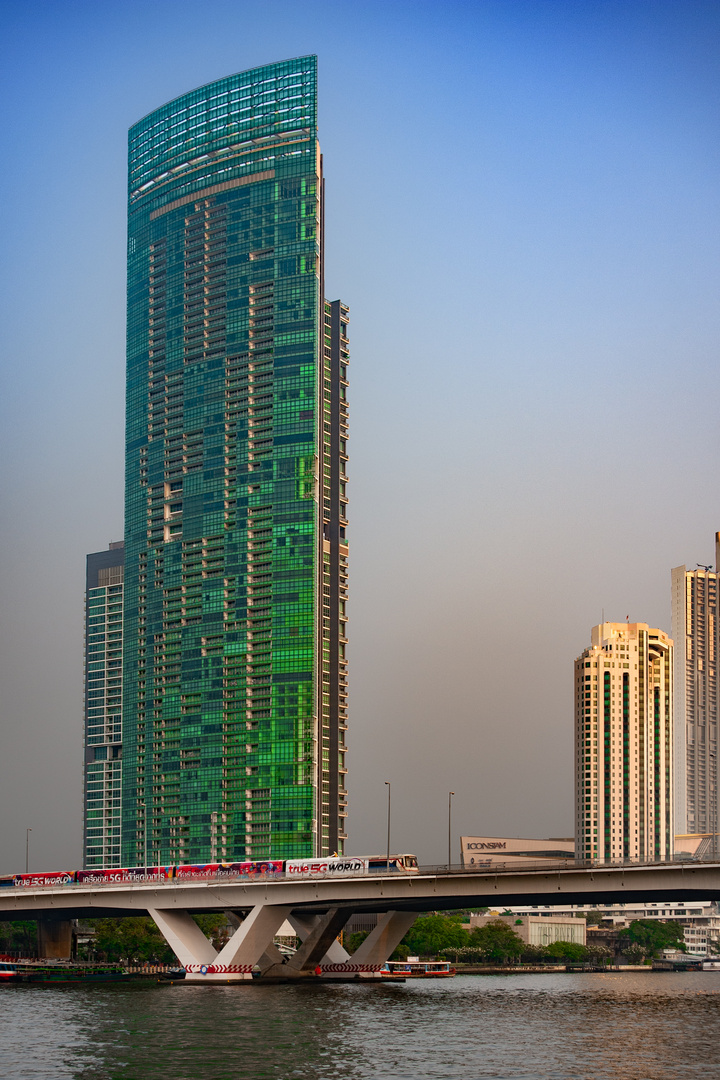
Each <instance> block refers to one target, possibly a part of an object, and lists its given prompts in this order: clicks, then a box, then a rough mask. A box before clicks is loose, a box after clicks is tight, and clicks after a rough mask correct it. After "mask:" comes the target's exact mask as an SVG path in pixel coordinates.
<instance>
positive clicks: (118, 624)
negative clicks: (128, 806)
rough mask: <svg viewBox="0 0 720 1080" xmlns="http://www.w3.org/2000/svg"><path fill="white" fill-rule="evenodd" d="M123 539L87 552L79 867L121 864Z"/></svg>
mask: <svg viewBox="0 0 720 1080" xmlns="http://www.w3.org/2000/svg"><path fill="white" fill-rule="evenodd" d="M124 562H125V553H124V544H123V542H122V540H120V541H119V542H118V543H115V544H110V546H109V548H108V550H107V551H96V552H94V553H93V554H92V555H88V556H87V563H86V576H85V770H84V815H83V820H84V830H83V832H84V837H83V865H84V866H85V868H86V869H88V868H92V867H95V866H120V819H121V804H120V799H121V787H122V713H121V710H122V663H123V625H122V618H123V614H122V613H123V566H124Z"/></svg>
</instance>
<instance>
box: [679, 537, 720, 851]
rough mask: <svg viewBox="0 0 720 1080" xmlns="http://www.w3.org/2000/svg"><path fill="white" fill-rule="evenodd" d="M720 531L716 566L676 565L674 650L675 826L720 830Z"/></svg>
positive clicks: (686, 830)
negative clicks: (719, 694) (719, 700)
mask: <svg viewBox="0 0 720 1080" xmlns="http://www.w3.org/2000/svg"><path fill="white" fill-rule="evenodd" d="M718 560H720V533H715V566H716V570H715V571H713V570H711V569H710V567H709V566H706V567H701V568H698V569H697V570H688V569H687V568H686V567H684V566H676V567H675V568H674V569H673V570H672V572H671V578H672V586H671V587H672V635H673V639H674V640H675V642H676V643H677V649H676V650H675V717H676V726H675V749H674V753H675V827H676V831H677V832H678V833H716V832H717V831H718V756H717V755H718V659H717V658H718V645H719V641H718V635H719V634H720V606H719V605H720V600H719V597H718V590H719V589H720V584H719V581H720V573H718V570H720V561H718Z"/></svg>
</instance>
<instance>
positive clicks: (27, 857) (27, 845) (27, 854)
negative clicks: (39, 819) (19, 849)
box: [25, 829, 32, 874]
mask: <svg viewBox="0 0 720 1080" xmlns="http://www.w3.org/2000/svg"><path fill="white" fill-rule="evenodd" d="M31 832H32V829H26V830H25V873H26V874H29V873H30V871H29V869H28V867H29V866H30V833H31Z"/></svg>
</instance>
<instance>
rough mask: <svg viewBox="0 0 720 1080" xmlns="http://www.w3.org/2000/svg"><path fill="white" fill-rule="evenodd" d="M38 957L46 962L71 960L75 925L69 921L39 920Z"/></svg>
mask: <svg viewBox="0 0 720 1080" xmlns="http://www.w3.org/2000/svg"><path fill="white" fill-rule="evenodd" d="M37 941H38V956H39V957H41V958H42V959H45V960H70V959H71V957H72V954H73V924H72V922H71V921H70V920H69V919H38V921H37Z"/></svg>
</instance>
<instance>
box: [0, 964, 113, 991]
mask: <svg viewBox="0 0 720 1080" xmlns="http://www.w3.org/2000/svg"><path fill="white" fill-rule="evenodd" d="M131 978H132V975H130V974H129V973H128V972H127V971H126V970H125V968H124V967H123V965H122V964H64V963H62V962H60V963H56V964H52V963H47V962H46V963H42V962H39V963H34V962H33V961H32V960H18V961H7V960H2V961H0V985H2V984H4V983H52V984H53V985H55V984H59V983H88V982H119V981H125V980H127V979H131Z"/></svg>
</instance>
